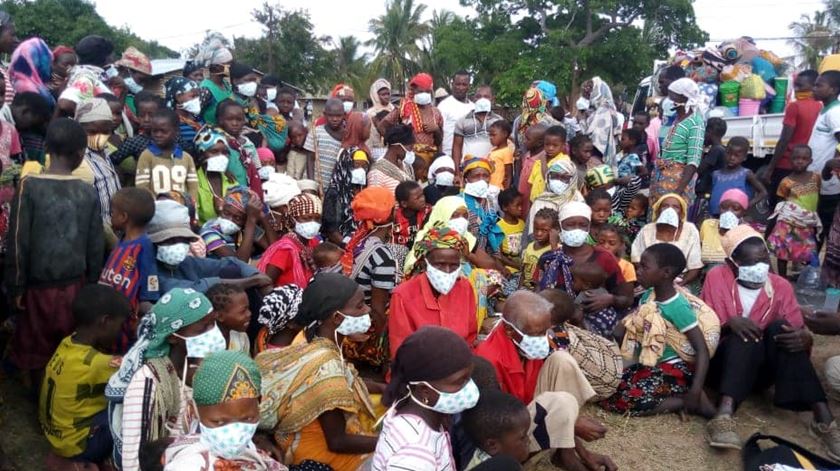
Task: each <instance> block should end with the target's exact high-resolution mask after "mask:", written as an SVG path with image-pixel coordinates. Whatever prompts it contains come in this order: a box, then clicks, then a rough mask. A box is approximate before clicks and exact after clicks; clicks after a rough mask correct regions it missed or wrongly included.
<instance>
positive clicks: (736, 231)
mask: <svg viewBox="0 0 840 471" xmlns="http://www.w3.org/2000/svg"><path fill="white" fill-rule="evenodd" d="M753 238H758V239H761V240H762V241H764V237H762V236H761V234H760V233H759V232H758V231H756V230H755V229H753V228H752V227H751V226H750V225H748V224H739V225H737V226H735V227H733V228H732V229H729V230H728V231H726V234H724V235H722V236H721V237H720V245H721V247H722V248H723V253H725V254H726V256H727V257H731V256H732V253H733V252H735V249H737V248H738V246H739V245H741V244H742V243H743V242H745V241H746V240H748V239H753Z"/></svg>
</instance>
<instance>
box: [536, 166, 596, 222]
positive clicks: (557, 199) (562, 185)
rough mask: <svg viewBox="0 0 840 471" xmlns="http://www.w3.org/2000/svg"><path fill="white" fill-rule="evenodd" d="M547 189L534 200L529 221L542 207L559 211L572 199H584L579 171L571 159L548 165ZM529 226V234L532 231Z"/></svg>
mask: <svg viewBox="0 0 840 471" xmlns="http://www.w3.org/2000/svg"><path fill="white" fill-rule="evenodd" d="M546 179H547V180H548V184H547V185H546V190H545V191H544V192H543V193H542V194H541V195H539V196H537V199H536V200H534V203H533V204H532V205H531V209H530V211H529V213H528V221H533V220H534V216H535V215H536V214H537V211H539V210H540V209H542V208H551V209H553V210H555V211H557V212H558V213H559V212H560V211H561V210H562V208H563V206H564V205H566V204H567V203H569V202H571V201H583V195H581V194H580V191H578V172H577V169H576V168H575V164H574V163H572V161H570V160H556V161H555V162H554V163H553V164H551V165H550V166H549V167H548V173H547V174H546ZM531 231H532V230H531V229H530V228H529V234H530V233H531Z"/></svg>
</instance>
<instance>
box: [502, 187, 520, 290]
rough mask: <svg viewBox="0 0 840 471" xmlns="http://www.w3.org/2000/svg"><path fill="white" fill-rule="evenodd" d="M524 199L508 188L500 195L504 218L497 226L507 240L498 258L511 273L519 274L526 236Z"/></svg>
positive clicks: (504, 241) (513, 189) (517, 192)
mask: <svg viewBox="0 0 840 471" xmlns="http://www.w3.org/2000/svg"><path fill="white" fill-rule="evenodd" d="M523 199H524V198H523V197H522V195H521V194H520V193H519V191H517V190H516V188H508V189H506V190H504V191H502V192H501V193H499V208H501V210H502V217H501V218H500V219H499V222H497V223H496V225H497V226H499V229H501V231H502V232H503V233H504V234H505V239H504V240H503V241H502V246H501V250H500V251H499V254H498V255H497V257H498V258H499V261H500V262H502V263H503V264H504V265H505V266H506V267H507V268H508V270H510V271H511V273H518V272H519V270H521V269H522V240H523V237H524V235H525V221H524V220H523V219H522V214H523V213H522V200H523Z"/></svg>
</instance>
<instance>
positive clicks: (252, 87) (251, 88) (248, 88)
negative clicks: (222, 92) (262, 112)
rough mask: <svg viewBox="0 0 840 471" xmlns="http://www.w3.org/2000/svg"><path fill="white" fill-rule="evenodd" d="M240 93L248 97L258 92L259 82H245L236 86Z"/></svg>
mask: <svg viewBox="0 0 840 471" xmlns="http://www.w3.org/2000/svg"><path fill="white" fill-rule="evenodd" d="M236 89H237V90H239V94H241V95H242V96H246V97H248V98H250V97H252V96H254V95H256V94H257V82H245V83H240V84H239V85H237V86H236Z"/></svg>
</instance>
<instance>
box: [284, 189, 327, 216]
mask: <svg viewBox="0 0 840 471" xmlns="http://www.w3.org/2000/svg"><path fill="white" fill-rule="evenodd" d="M322 210H323V207H322V206H321V199H320V198H318V197H317V196H315V195H310V194H309V193H301V194H299V195H297V196H295V197H294V198H292V200H291V201H290V202H289V217H291V218H293V219H297V218H299V217H301V216H303V215H305V214H321V211H322Z"/></svg>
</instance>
